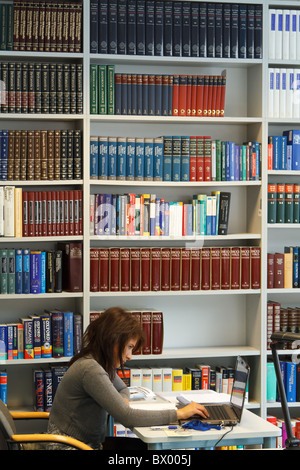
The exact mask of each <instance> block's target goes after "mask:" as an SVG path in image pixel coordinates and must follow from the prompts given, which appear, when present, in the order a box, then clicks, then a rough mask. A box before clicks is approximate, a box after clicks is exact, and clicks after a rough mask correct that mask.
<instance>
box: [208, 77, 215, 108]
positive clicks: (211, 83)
mask: <svg viewBox="0 0 300 470" xmlns="http://www.w3.org/2000/svg"><path fill="white" fill-rule="evenodd" d="M213 86H214V77H213V75H209V78H208V94H207V116H208V117H211V116H212V97H213Z"/></svg>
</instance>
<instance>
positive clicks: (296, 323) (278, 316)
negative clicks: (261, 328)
mask: <svg viewBox="0 0 300 470" xmlns="http://www.w3.org/2000/svg"><path fill="white" fill-rule="evenodd" d="M275 331H282V332H291V333H299V332H300V308H299V307H283V306H282V305H281V303H280V302H275V301H273V300H270V301H268V303H267V349H270V343H271V339H270V338H271V334H272V333H274V332H275ZM282 349H297V345H296V343H294V344H293V343H284V345H283V347H282Z"/></svg>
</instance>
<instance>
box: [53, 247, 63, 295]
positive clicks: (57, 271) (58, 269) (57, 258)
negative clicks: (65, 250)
mask: <svg viewBox="0 0 300 470" xmlns="http://www.w3.org/2000/svg"><path fill="white" fill-rule="evenodd" d="M54 290H55V292H62V250H56V251H55V253H54Z"/></svg>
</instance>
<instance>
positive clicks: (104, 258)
mask: <svg viewBox="0 0 300 470" xmlns="http://www.w3.org/2000/svg"><path fill="white" fill-rule="evenodd" d="M109 260H110V256H109V249H108V248H99V291H100V292H107V291H108V290H109V262H110V261H109Z"/></svg>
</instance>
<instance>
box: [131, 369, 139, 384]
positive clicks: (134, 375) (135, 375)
mask: <svg viewBox="0 0 300 470" xmlns="http://www.w3.org/2000/svg"><path fill="white" fill-rule="evenodd" d="M130 386H131V387H141V386H142V369H140V368H138V367H137V368H135V367H134V368H132V369H130Z"/></svg>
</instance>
